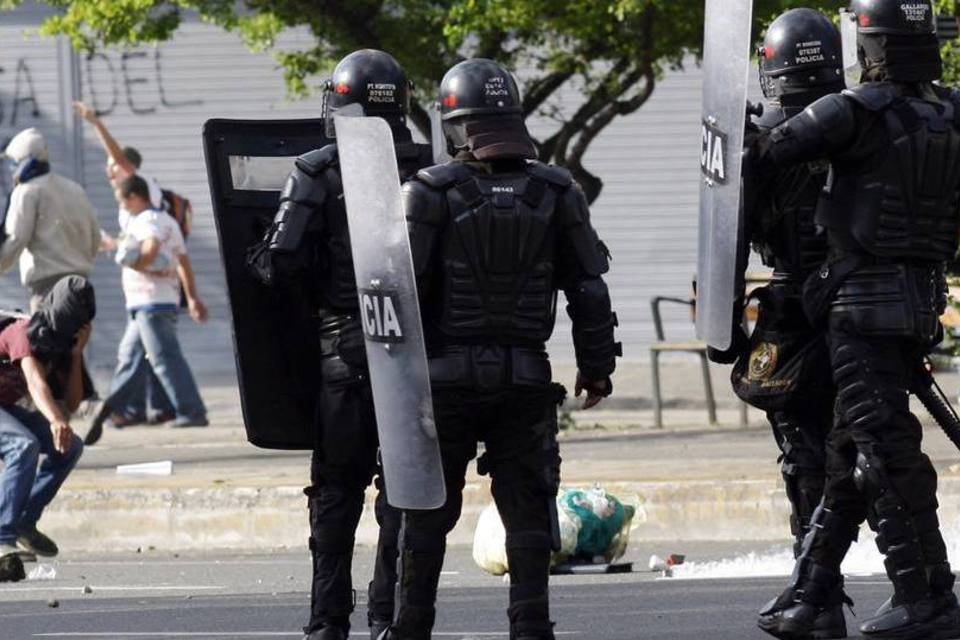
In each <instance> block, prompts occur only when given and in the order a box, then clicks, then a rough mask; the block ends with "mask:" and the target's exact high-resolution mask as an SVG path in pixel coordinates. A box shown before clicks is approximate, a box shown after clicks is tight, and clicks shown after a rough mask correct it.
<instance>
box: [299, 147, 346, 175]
mask: <svg viewBox="0 0 960 640" xmlns="http://www.w3.org/2000/svg"><path fill="white" fill-rule="evenodd" d="M337 159H338V156H337V145H336V144H335V143H334V144H328V145H327V146H325V147H320V148H319V149H314V150H313V151H310V152H308V153H305V154H303V155H302V156H300V157H299V158H297V160H296V162H295V164H296V165H297V168H298V169H300V170H301V171H303V172H304V173H306V174H307V175H310V176H316V175H318V174H319V173H320V172H322V171H323V170H324V169H326V168H327V167H329V166H331V165H332V164H335V163H336V162H337Z"/></svg>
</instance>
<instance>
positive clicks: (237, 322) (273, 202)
mask: <svg viewBox="0 0 960 640" xmlns="http://www.w3.org/2000/svg"><path fill="white" fill-rule="evenodd" d="M324 127H325V124H324V121H323V120H322V119H314V120H273V121H270V120H260V121H254V120H209V121H207V123H206V124H205V125H204V128H203V147H204V152H205V155H206V160H207V174H208V176H209V179H210V195H211V199H212V202H213V215H214V218H215V219H216V223H217V234H218V236H219V239H220V255H221V259H222V261H223V268H224V271H225V273H226V279H227V291H228V294H229V296H230V311H231V316H232V321H233V344H234V349H235V356H236V363H237V375H238V379H239V383H240V398H241V402H242V405H243V420H244V424H245V425H246V429H247V439H248V440H249V441H250V442H251V443H253V444H255V445H257V446H258V447H264V448H268V449H312V448H313V447H314V445H315V444H316V436H315V434H316V433H317V428H316V423H315V421H316V417H315V416H316V411H315V407H316V399H317V389H318V385H319V381H320V371H319V365H320V350H319V343H318V339H317V331H316V319H315V316H316V309H312V308H311V305H310V304H309V302H308V300H307V299H306V298H305V297H304V296H301V295H299V294H298V292H297V291H296V290H293V289H281V288H276V289H275V288H272V287H267V286H265V285H262V284H260V283H259V282H257V281H256V280H255V279H253V278H252V277H251V276H250V274H249V272H248V271H247V268H246V253H247V250H248V249H249V248H250V247H251V246H253V245H254V244H256V243H257V242H258V241H260V240H261V239H262V238H263V236H264V233H265V231H266V229H267V228H268V227H269V225H270V223H271V222H272V221H273V217H274V214H276V212H277V207H278V205H279V200H280V190H281V189H282V187H283V184H284V182H285V181H286V178H287V175H288V174H289V173H290V172H291V171H292V170H293V163H294V160H295V159H296V158H297V156H300V155H302V154H304V153H307V152H308V151H312V150H314V149H317V148H319V147H322V146H325V145H326V144H329V143H330V142H331V141H330V139H329V138H327V137H326V134H325V132H324Z"/></svg>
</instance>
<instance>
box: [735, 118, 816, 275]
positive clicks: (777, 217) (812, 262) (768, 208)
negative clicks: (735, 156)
mask: <svg viewBox="0 0 960 640" xmlns="http://www.w3.org/2000/svg"><path fill="white" fill-rule="evenodd" d="M787 118H788V114H787V113H785V112H784V111H783V109H781V108H776V107H771V108H768V109H766V110H765V111H764V115H763V117H762V118H761V119H760V121H759V122H758V123H757V124H758V125H759V126H760V127H762V128H765V129H772V128H774V127H776V126H777V125H778V124H780V123H781V122H783V121H784V120H786V119H787ZM828 172H829V164H828V163H825V162H823V163H807V164H801V165H796V166H792V167H790V168H788V169H785V170H783V171H779V172H778V173H777V174H776V175H775V176H774V178H773V180H772V182H771V183H770V184H769V185H767V186H766V187H765V188H764V193H763V194H762V197H761V199H760V201H759V202H758V204H757V206H756V207H755V208H754V210H753V211H752V216H751V219H750V220H749V221H748V225H749V229H750V236H751V238H750V239H751V242H752V243H753V245H754V247H755V249H756V251H757V253H759V254H760V256H761V257H762V258H763V263H764V264H765V265H767V266H768V267H773V269H774V270H775V271H776V272H777V273H778V274H782V275H783V276H785V277H787V278H789V279H790V280H792V281H795V282H802V281H803V280H804V279H806V277H807V275H809V274H810V273H811V272H813V271H814V270H816V269H818V268H819V267H820V265H822V264H823V262H824V261H825V260H826V258H827V238H826V234H825V233H818V232H817V225H816V223H815V222H814V216H815V214H816V208H817V202H818V200H819V199H820V195H821V193H822V191H823V187H824V185H825V184H826V182H827V175H828Z"/></svg>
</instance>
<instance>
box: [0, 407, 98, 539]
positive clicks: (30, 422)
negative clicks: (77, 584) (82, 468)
mask: <svg viewBox="0 0 960 640" xmlns="http://www.w3.org/2000/svg"><path fill="white" fill-rule="evenodd" d="M82 453H83V441H82V440H81V439H80V438H78V437H77V436H76V435H74V436H73V445H72V446H71V447H70V450H69V451H67V452H66V453H63V454H61V453H57V450H56V449H55V448H54V446H53V435H52V434H51V433H50V423H49V422H47V419H46V418H44V417H43V416H42V415H41V414H40V413H39V412H35V411H27V410H26V409H23V408H21V407H17V406H13V407H0V459H2V460H3V464H4V469H3V474H2V475H0V544H9V545H12V544H14V543H15V542H16V540H17V533H18V532H20V531H27V530H30V529H33V528H35V527H36V526H37V521H39V520H40V516H41V515H42V514H43V509H44V508H45V507H46V506H47V505H48V504H50V501H51V500H53V497H54V496H55V495H57V491H58V490H59V489H60V485H62V484H63V481H64V480H66V479H67V476H68V475H69V474H70V471H72V470H73V467H74V466H76V464H77V461H78V460H79V459H80V454H82ZM40 454H44V459H43V463H42V464H41V465H40V468H39V470H38V469H37V462H39V460H40Z"/></svg>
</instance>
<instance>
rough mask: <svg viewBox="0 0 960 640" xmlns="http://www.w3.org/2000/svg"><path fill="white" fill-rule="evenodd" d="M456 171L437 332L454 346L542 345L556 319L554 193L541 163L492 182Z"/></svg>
mask: <svg viewBox="0 0 960 640" xmlns="http://www.w3.org/2000/svg"><path fill="white" fill-rule="evenodd" d="M455 167H456V168H455V169H454V170H455V171H456V172H457V175H456V176H455V180H454V181H453V182H452V184H451V186H450V187H449V188H448V189H447V190H446V192H445V197H446V199H447V211H448V214H449V216H450V223H449V224H447V225H446V228H445V231H444V234H443V237H442V238H441V243H442V244H441V259H442V265H443V268H442V283H441V286H440V290H441V297H442V303H441V306H442V311H441V313H440V314H439V327H438V328H439V330H440V332H441V333H442V334H443V335H444V336H446V337H447V338H453V340H454V341H455V342H466V343H483V342H494V343H497V344H500V345H508V344H514V345H531V346H542V344H543V343H544V342H546V340H547V339H548V338H549V337H550V334H551V333H552V331H553V325H554V319H555V316H556V290H557V285H556V282H555V264H554V259H555V254H556V242H557V236H558V232H559V229H558V226H557V225H556V224H555V209H556V204H557V190H556V187H555V186H553V185H552V184H551V183H550V182H549V181H548V180H547V179H545V178H544V177H541V176H540V175H538V172H539V171H541V165H539V164H538V163H531V164H530V165H528V166H527V167H526V169H525V170H522V171H518V172H516V173H512V174H497V175H489V176H487V175H484V174H482V173H475V172H474V171H472V170H471V169H470V168H468V167H467V166H466V165H455Z"/></svg>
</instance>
